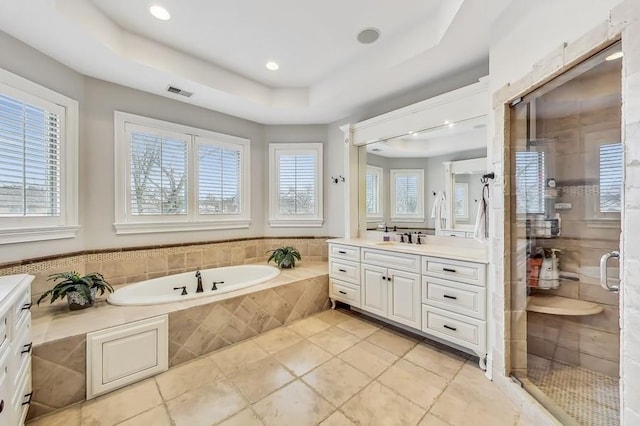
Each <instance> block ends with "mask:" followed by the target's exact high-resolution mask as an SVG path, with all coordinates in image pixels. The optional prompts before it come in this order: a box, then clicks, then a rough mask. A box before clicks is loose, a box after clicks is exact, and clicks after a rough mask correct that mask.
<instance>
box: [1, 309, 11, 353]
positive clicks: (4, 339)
mask: <svg viewBox="0 0 640 426" xmlns="http://www.w3.org/2000/svg"><path fill="white" fill-rule="evenodd" d="M9 312H10V311H9V310H8V309H5V311H4V312H0V357H1V355H2V351H3V350H4V349H6V348H8V347H9Z"/></svg>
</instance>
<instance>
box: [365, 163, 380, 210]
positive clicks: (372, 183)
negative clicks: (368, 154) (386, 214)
mask: <svg viewBox="0 0 640 426" xmlns="http://www.w3.org/2000/svg"><path fill="white" fill-rule="evenodd" d="M365 191H366V205H367V216H368V217H382V201H381V198H382V169H381V168H380V167H375V166H367V171H366V184H365Z"/></svg>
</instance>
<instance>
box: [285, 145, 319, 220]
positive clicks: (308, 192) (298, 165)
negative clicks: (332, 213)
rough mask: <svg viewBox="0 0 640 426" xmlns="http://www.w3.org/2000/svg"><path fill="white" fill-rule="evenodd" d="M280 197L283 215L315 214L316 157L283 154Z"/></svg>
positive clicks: (310, 154) (311, 155)
mask: <svg viewBox="0 0 640 426" xmlns="http://www.w3.org/2000/svg"><path fill="white" fill-rule="evenodd" d="M278 171H279V174H278V197H279V199H280V203H279V208H280V214H281V215H287V216H289V215H309V214H313V213H315V198H316V156H315V155H314V154H312V153H309V154H282V155H280V156H279V159H278Z"/></svg>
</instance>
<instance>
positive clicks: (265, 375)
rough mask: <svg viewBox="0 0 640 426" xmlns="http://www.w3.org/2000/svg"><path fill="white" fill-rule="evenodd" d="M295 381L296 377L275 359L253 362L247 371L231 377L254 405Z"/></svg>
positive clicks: (247, 367)
mask: <svg viewBox="0 0 640 426" xmlns="http://www.w3.org/2000/svg"><path fill="white" fill-rule="evenodd" d="M293 379H295V377H294V376H293V375H291V373H289V372H288V371H287V370H286V369H285V368H284V367H283V366H282V365H280V363H278V362H277V361H276V360H275V359H273V358H265V359H261V360H260V361H256V362H253V363H251V364H249V365H247V366H246V369H244V370H241V371H239V372H238V373H236V374H234V375H233V376H230V377H229V380H231V382H232V383H233V384H234V386H235V387H236V388H237V389H238V390H239V391H240V392H241V393H242V394H243V395H244V396H245V398H247V400H248V401H249V402H250V403H252V404H253V403H254V402H256V401H259V400H260V399H262V398H264V397H265V396H267V395H269V394H270V393H271V392H273V391H274V390H276V389H278V388H280V387H282V386H284V385H285V384H287V383H289V382H290V381H292V380H293Z"/></svg>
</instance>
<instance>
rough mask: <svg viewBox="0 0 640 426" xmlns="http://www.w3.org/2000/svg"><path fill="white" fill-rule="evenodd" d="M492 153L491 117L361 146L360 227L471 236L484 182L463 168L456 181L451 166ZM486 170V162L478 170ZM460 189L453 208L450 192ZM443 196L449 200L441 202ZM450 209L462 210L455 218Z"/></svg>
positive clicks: (447, 124) (410, 133)
mask: <svg viewBox="0 0 640 426" xmlns="http://www.w3.org/2000/svg"><path fill="white" fill-rule="evenodd" d="M486 154H487V134H486V116H479V117H475V118H471V119H467V120H461V121H457V122H445V123H443V124H442V125H441V126H437V127H433V128H429V129H422V130H418V131H409V132H406V133H405V134H403V135H400V136H397V137H393V138H389V139H386V140H384V141H378V142H374V143H370V144H366V145H363V146H360V147H359V151H358V164H359V176H360V185H359V199H360V202H359V206H360V209H361V211H360V214H359V217H360V224H359V227H360V230H361V231H365V230H373V229H382V230H384V227H385V226H386V227H388V228H389V229H390V230H392V229H393V227H396V228H397V229H398V230H403V232H406V231H405V230H411V231H414V232H417V231H421V232H423V233H426V234H435V233H436V230H442V229H456V230H458V229H460V230H463V231H462V235H461V236H465V235H464V234H465V232H464V229H466V228H467V227H468V228H469V229H470V232H471V233H472V232H473V224H474V223H475V216H476V209H477V207H476V206H477V203H476V200H478V199H479V198H480V197H481V196H482V191H481V188H482V185H481V184H480V179H479V176H476V175H474V174H473V173H462V172H461V173H459V176H456V177H455V179H456V180H455V181H454V180H452V175H451V164H456V163H459V162H462V160H468V159H474V160H477V159H479V158H485V160H486ZM485 163H486V161H485ZM447 165H449V166H448V168H447ZM485 168H486V164H483V167H482V171H478V173H480V174H482V173H483V171H484V170H485ZM460 170H462V169H460ZM445 176H446V177H445ZM454 188H455V191H454V190H453V189H454ZM478 188H480V189H479V190H478ZM454 193H455V194H457V196H456V198H455V200H457V202H455V203H454V204H455V206H451V205H449V203H451V202H452V201H453V200H454V198H453V197H451V196H449V194H454ZM443 194H444V197H443V198H444V201H440V202H439V201H438V199H439V197H442V195H443ZM434 206H436V207H435V208H434ZM362 210H364V211H362ZM448 211H455V212H456V213H455V216H456V219H455V221H453V220H451V218H450V217H449V215H448V213H447V212H448Z"/></svg>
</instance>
